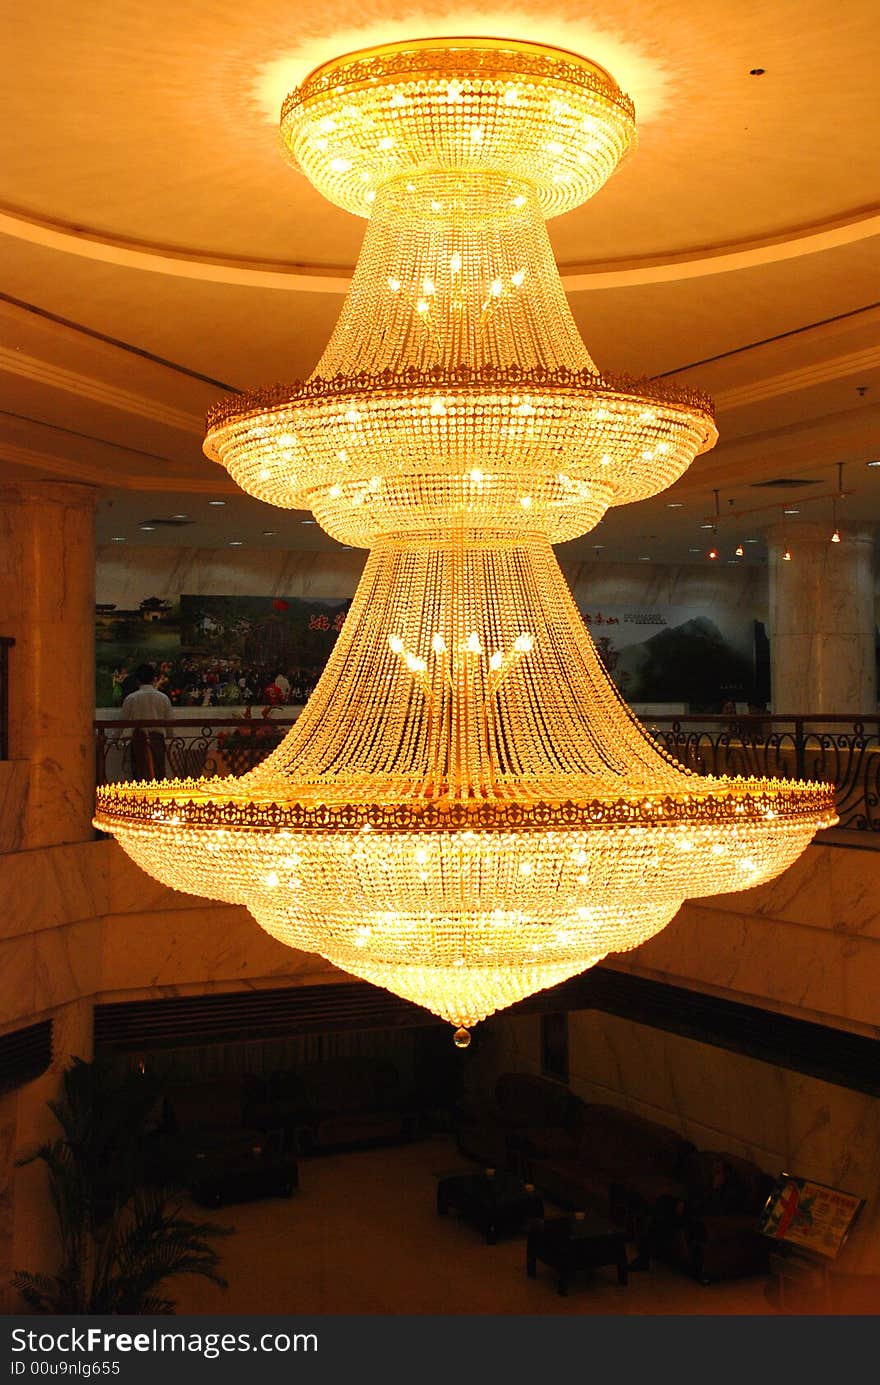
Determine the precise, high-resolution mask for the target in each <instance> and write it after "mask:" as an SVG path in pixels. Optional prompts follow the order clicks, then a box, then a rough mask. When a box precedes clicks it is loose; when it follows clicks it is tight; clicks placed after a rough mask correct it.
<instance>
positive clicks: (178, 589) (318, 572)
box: [95, 543, 367, 607]
mask: <svg viewBox="0 0 880 1385" xmlns="http://www.w3.org/2000/svg"><path fill="white" fill-rule="evenodd" d="M366 558H367V555H366V552H364V551H363V550H361V549H351V550H349V551H346V550H345V549H343V548H336V549H333V550H331V551H330V552H326V553H320V552H318V553H314V552H306V551H303V550H287V549H268V548H262V549H246V548H235V549H230V548H158V547H157V548H153V547H149V548H147V547H145V546H143V545H137V546H136V547H131V548H125V549H123V546H122V545H121V544H116V543H110V544H103V545H101V546H100V547H99V548H98V550H97V573H96V596H95V600H96V601H113V602H115V603H116V605H117V606H121V607H128V606H132V605H136V604H137V602H139V601H140V600H142V598H143V597H144V595H145V594H147V589H148V588H149V592H148V594H149V595H150V596H159V597H162V598H163V599H164V600H170V599H172V598H174V599H175V600H176V599H177V598H178V597H179V596H180V594H181V593H182V592H186V593H187V594H188V595H193V596H300V597H316V598H321V597H326V598H327V599H328V600H329V599H332V598H344V597H348V596H352V595H353V594H354V589H355V587H356V586H357V584H358V579H359V578H360V575H361V573H362V571H363V567H364V563H365V562H366Z"/></svg>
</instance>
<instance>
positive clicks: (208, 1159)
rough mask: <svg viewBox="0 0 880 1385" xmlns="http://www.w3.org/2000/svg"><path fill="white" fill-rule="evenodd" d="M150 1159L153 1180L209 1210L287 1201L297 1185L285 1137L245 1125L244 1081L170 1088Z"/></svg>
mask: <svg viewBox="0 0 880 1385" xmlns="http://www.w3.org/2000/svg"><path fill="white" fill-rule="evenodd" d="M146 1156H147V1166H148V1170H149V1171H150V1176H151V1178H152V1179H153V1181H155V1182H157V1183H169V1182H170V1183H177V1184H180V1185H181V1186H182V1187H185V1188H188V1189H189V1191H190V1193H191V1195H192V1196H193V1197H194V1198H195V1199H196V1201H198V1202H201V1203H203V1204H205V1205H208V1206H214V1207H216V1206H219V1205H220V1204H221V1203H223V1202H244V1201H250V1200H251V1199H253V1198H258V1197H267V1196H288V1195H289V1194H290V1193H291V1192H292V1191H293V1189H294V1188H296V1186H297V1184H298V1170H297V1165H296V1160H295V1158H293V1156H292V1154H291V1153H289V1152H288V1148H287V1146H286V1143H285V1140H284V1136H283V1132H282V1131H280V1130H277V1129H276V1130H271V1131H266V1130H263V1131H261V1130H259V1129H257V1128H255V1127H253V1126H249V1125H247V1124H246V1123H245V1121H244V1085H243V1081H242V1078H241V1077H240V1076H234V1077H219V1078H208V1079H203V1080H193V1081H189V1082H176V1083H173V1084H171V1085H170V1086H169V1087H168V1088H167V1089H166V1094H165V1099H164V1103H163V1115H162V1122H161V1125H160V1126H159V1128H158V1129H157V1130H156V1131H155V1133H154V1134H153V1135H151V1136H150V1139H149V1148H148V1149H147V1151H146Z"/></svg>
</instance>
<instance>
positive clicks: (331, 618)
mask: <svg viewBox="0 0 880 1385" xmlns="http://www.w3.org/2000/svg"><path fill="white" fill-rule="evenodd" d="M350 605H351V601H350V600H333V601H321V600H305V599H303V598H301V597H296V596H289V597H282V596H274V597H273V596H187V595H183V596H181V597H180V599H179V600H178V601H166V600H163V599H162V598H160V597H156V596H148V597H145V598H144V600H142V601H141V602H140V603H139V605H138V606H137V607H136V608H134V609H132V610H123V609H120V608H119V607H117V606H115V605H112V604H110V603H105V604H99V605H98V606H96V608H95V617H96V660H95V667H96V699H95V702H96V706H98V707H118V706H119V705H120V704H121V702H122V699H123V695H124V694H123V685H124V684H125V683H126V679H127V678H130V676H131V675H132V673H133V672H134V670H135V669H136V668H137V667H138V665H139V664H143V663H150V664H154V665H155V667H156V668H157V669H158V671H159V682H158V686H159V687H160V688H161V689H162V691H163V692H166V693H167V694H168V696H169V697H170V698H171V701H172V703H173V704H174V705H175V706H178V707H199V706H201V707H224V706H225V707H240V706H250V705H252V704H262V705H267V706H282V705H284V704H288V703H289V704H301V703H303V702H305V700H306V698H307V697H308V696H309V694H310V693H311V691H312V689H313V688H314V686H315V684H316V683H317V681H318V678H319V677H320V675H321V670H322V669H323V667H324V664H325V663H326V661H327V657H328V655H329V653H330V651H331V649H332V648H333V645H334V644H335V643H336V637H337V635H338V634H339V631H340V630H341V629H342V624H343V621H344V620H345V616H346V612H347V611H348V608H349V606H350ZM125 691H128V687H127V686H126V688H125Z"/></svg>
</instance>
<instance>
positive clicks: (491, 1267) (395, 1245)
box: [173, 1137, 774, 1315]
mask: <svg viewBox="0 0 880 1385" xmlns="http://www.w3.org/2000/svg"><path fill="white" fill-rule="evenodd" d="M474 1167H475V1166H474V1165H470V1164H467V1163H466V1161H464V1160H463V1159H462V1157H461V1156H460V1155H459V1154H458V1153H457V1151H456V1150H455V1148H454V1145H453V1143H452V1141H451V1140H450V1139H448V1138H446V1137H438V1138H434V1139H429V1140H425V1141H423V1142H420V1143H418V1144H413V1145H398V1146H391V1147H388V1148H383V1149H368V1150H357V1151H351V1152H347V1153H342V1154H324V1155H320V1156H317V1157H315V1158H311V1159H304V1160H302V1161H301V1162H300V1187H299V1190H298V1191H297V1192H296V1193H294V1195H293V1197H291V1198H282V1199H277V1198H272V1199H268V1200H266V1201H262V1202H251V1203H242V1204H239V1205H236V1206H230V1207H227V1208H222V1209H220V1210H219V1211H217V1212H206V1211H205V1210H204V1209H202V1208H198V1209H195V1211H194V1215H197V1216H198V1217H199V1218H200V1219H206V1218H208V1219H210V1218H212V1219H213V1220H215V1221H217V1222H222V1223H224V1224H226V1225H230V1226H233V1227H234V1228H235V1234H234V1235H232V1236H230V1237H228V1239H226V1240H224V1241H222V1242H221V1243H220V1248H221V1252H222V1257H223V1273H224V1274H225V1276H226V1278H227V1279H228V1281H229V1288H228V1289H227V1290H225V1291H224V1290H221V1289H218V1288H216V1287H215V1286H214V1285H212V1284H210V1283H208V1282H207V1281H204V1280H199V1279H186V1280H180V1281H179V1282H178V1283H177V1284H176V1285H175V1286H174V1290H173V1292H174V1294H175V1296H176V1297H177V1304H178V1306H177V1311H178V1312H179V1313H220V1314H222V1313H279V1314H283V1313H304V1314H308V1313H366V1314H391V1313H402V1314H419V1313H428V1314H432V1313H449V1314H459V1313H487V1314H489V1313H512V1314H523V1315H527V1314H534V1313H542V1314H560V1313H561V1314H569V1313H575V1314H578V1313H580V1314H582V1313H598V1314H628V1313H639V1314H664V1315H666V1314H673V1315H675V1314H678V1315H682V1314H688V1315H690V1314H725V1315H726V1314H743V1313H745V1314H756V1313H757V1314H769V1313H773V1312H774V1309H773V1307H772V1304H771V1303H770V1302H769V1301H768V1298H767V1297H766V1294H765V1290H766V1287H767V1284H766V1280H765V1279H764V1278H760V1279H745V1280H738V1281H736V1282H732V1283H729V1284H717V1285H711V1286H709V1287H707V1288H704V1287H702V1286H701V1285H699V1284H696V1283H693V1282H692V1281H690V1280H689V1279H687V1278H686V1277H685V1276H684V1275H683V1274H681V1273H678V1272H676V1271H675V1270H673V1269H671V1268H668V1267H666V1266H663V1265H658V1266H656V1267H655V1268H652V1269H651V1270H649V1271H647V1272H640V1273H634V1274H631V1275H630V1280H629V1285H628V1287H626V1288H621V1287H620V1286H618V1284H617V1281H616V1277H615V1272H614V1270H613V1269H608V1270H598V1271H596V1272H595V1273H594V1274H592V1275H590V1276H589V1277H587V1276H586V1275H583V1276H579V1277H578V1278H577V1279H575V1281H574V1282H573V1284H572V1285H571V1288H570V1289H569V1293H568V1297H567V1298H562V1297H560V1296H559V1295H558V1294H557V1292H556V1281H555V1278H554V1276H553V1272H552V1271H551V1270H549V1269H548V1268H546V1267H545V1266H541V1265H539V1266H538V1277H537V1279H534V1280H532V1279H529V1278H527V1276H526V1273H525V1237H524V1236H517V1237H513V1238H511V1239H508V1240H503V1241H499V1243H498V1244H497V1245H495V1246H487V1245H485V1244H484V1242H483V1240H482V1237H481V1236H480V1235H479V1233H478V1232H476V1231H474V1230H473V1228H472V1227H470V1226H469V1225H467V1223H465V1222H462V1221H460V1220H458V1219H457V1217H456V1216H455V1215H454V1214H453V1215H450V1216H449V1217H445V1218H442V1219H441V1218H439V1217H438V1216H437V1212H436V1207H435V1195H436V1183H437V1176H438V1174H439V1175H442V1174H445V1173H450V1172H455V1171H457V1170H461V1169H464V1168H467V1169H468V1170H472V1169H473V1168H474Z"/></svg>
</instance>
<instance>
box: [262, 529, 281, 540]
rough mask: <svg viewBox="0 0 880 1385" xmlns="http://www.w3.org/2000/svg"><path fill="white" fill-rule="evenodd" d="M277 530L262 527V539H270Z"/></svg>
mask: <svg viewBox="0 0 880 1385" xmlns="http://www.w3.org/2000/svg"><path fill="white" fill-rule="evenodd" d="M277 532H278V531H277V530H276V529H264V530H263V538H264V539H272V538H274V537H275V535H276V533H277Z"/></svg>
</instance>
